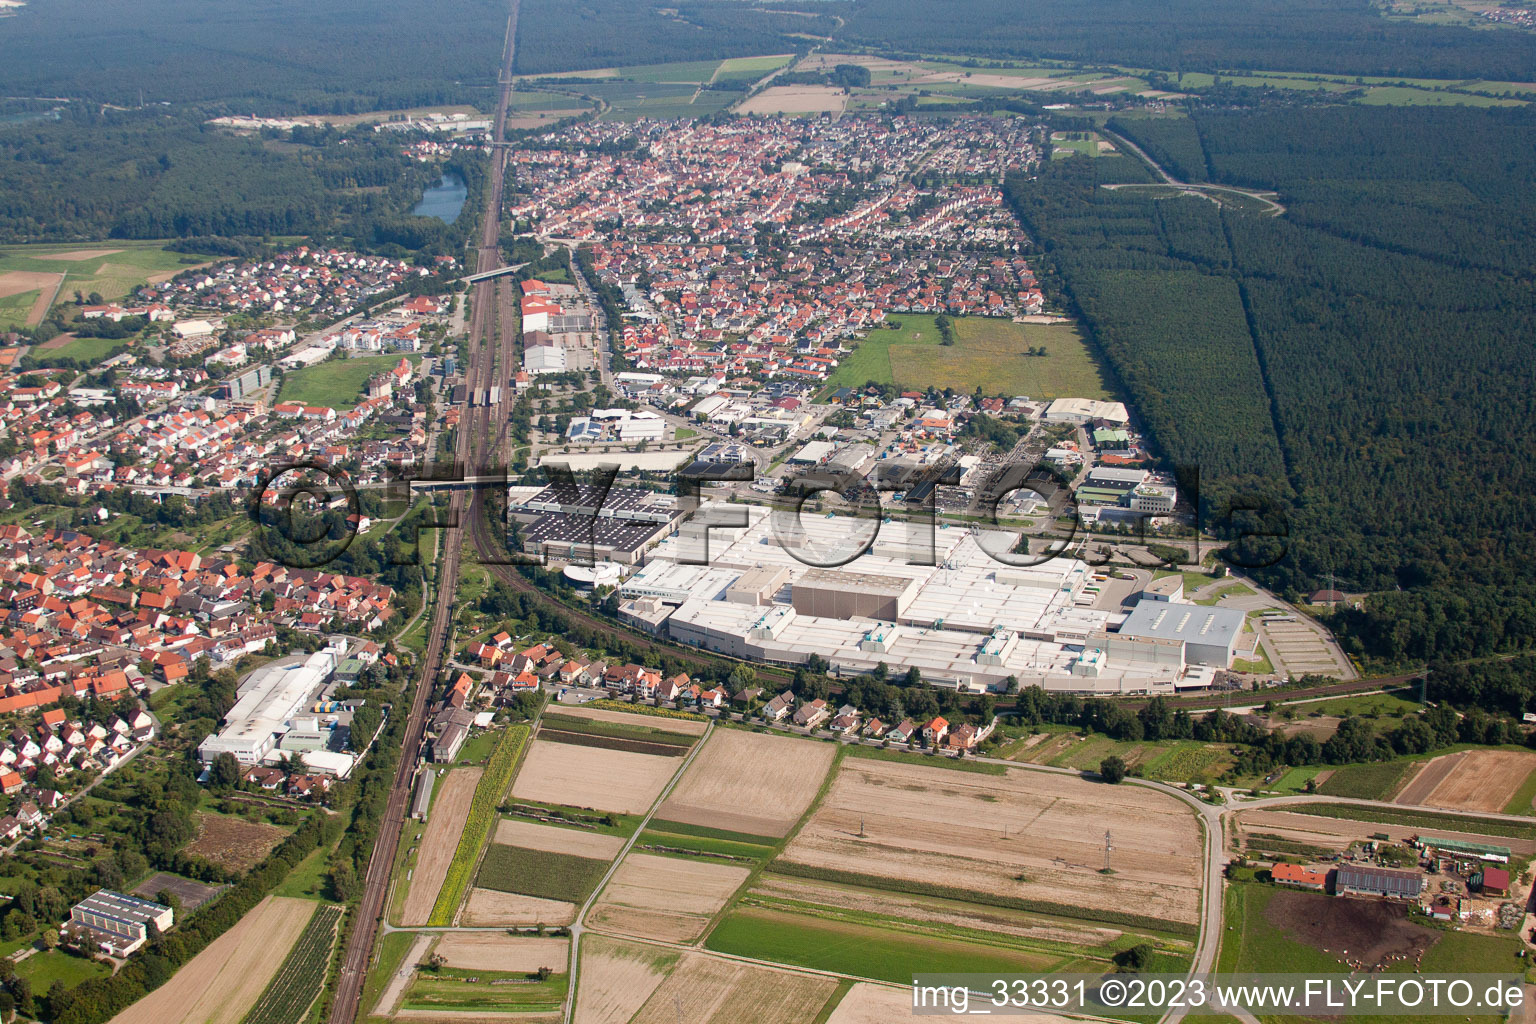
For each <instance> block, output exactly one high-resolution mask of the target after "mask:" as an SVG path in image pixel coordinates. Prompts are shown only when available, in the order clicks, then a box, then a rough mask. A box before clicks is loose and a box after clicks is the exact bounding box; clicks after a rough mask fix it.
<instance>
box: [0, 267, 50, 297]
mask: <svg viewBox="0 0 1536 1024" xmlns="http://www.w3.org/2000/svg"><path fill="white" fill-rule="evenodd" d="M63 276H64V275H63V274H49V273H45V272H43V271H41V270H7V271H6V272H5V273H3V274H0V299H3V298H5V297H6V296H9V295H20V294H21V293H22V292H30V291H32V290H33V289H34V288H42V289H43V290H44V291H47V290H49V289H51V288H53V286H54V285H56V284H58V282H59V278H61V277H63Z"/></svg>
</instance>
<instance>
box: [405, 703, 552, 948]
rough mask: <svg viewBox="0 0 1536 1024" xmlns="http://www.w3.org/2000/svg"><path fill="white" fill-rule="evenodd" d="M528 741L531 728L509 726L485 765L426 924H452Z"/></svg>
mask: <svg viewBox="0 0 1536 1024" xmlns="http://www.w3.org/2000/svg"><path fill="white" fill-rule="evenodd" d="M527 739H528V727H527V726H522V725H514V726H510V727H509V728H508V729H507V730H506V731H505V732H503V733H502V734H501V739H500V740H499V741H498V742H497V744H496V750H495V752H494V753H492V754H491V756H490V759H489V760H488V761H487V762H486V765H485V772H484V773H483V774H482V775H481V776H480V782H479V783H478V784H477V785H476V786H475V795H474V799H472V800H471V801H470V804H469V818H468V820H467V821H465V822H464V831H463V833H461V834H460V836H459V846H458V849H456V850H455V851H454V853H453V862H452V863H451V864H449V865H448V875H447V877H446V878H444V879H443V887H442V888H441V889H439V890H438V892H437V902H436V903H435V904H433V906H432V914H431V916H430V917H428V919H427V924H429V925H432V926H443V925H451V924H453V915H454V913H455V912H456V911H457V910H458V909H459V903H460V902H462V901H463V899H464V893H465V891H466V890H467V889H468V888H469V881H470V878H471V877H472V876H473V875H474V871H475V859H476V858H477V857H478V856H479V855H480V847H481V846H483V845H485V837H486V836H488V835H490V832H491V826H492V825H493V824H495V822H496V816H497V815H496V808H497V806H498V805H499V804H500V803H501V797H502V794H504V793H505V792H506V791H507V786H508V785H509V784H511V782H512V773H513V771H514V770H515V769H516V768H517V759H518V755H520V754H521V753H522V752H523V744H524V743H525V742H526V741H527Z"/></svg>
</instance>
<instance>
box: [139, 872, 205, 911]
mask: <svg viewBox="0 0 1536 1024" xmlns="http://www.w3.org/2000/svg"><path fill="white" fill-rule="evenodd" d="M222 888H224V887H223V886H222V885H209V884H208V883H207V882H194V881H193V880H192V879H190V878H182V877H181V876H180V875H172V874H169V873H167V872H164V871H157V872H155V873H154V874H153V875H150V876H149V877H148V878H146V879H144V881H142V882H140V883H139V884H138V885H137V886H135V887H134V889H133V895H135V896H142V897H144V898H145V899H146V900H152V899H154V898H155V897H156V895H158V894H159V893H161V892H170V893H174V894H175V895H176V898H177V899H178V900H180V901H181V910H182V912H183V913H187V914H190V913H192V911H194V910H196V909H197V908H198V907H200V906H202V905H203V904H204V903H207V902H208V901H209V900H211V899H213V897H214V896H215V895H217V893H218V891H219V890H220V889H222Z"/></svg>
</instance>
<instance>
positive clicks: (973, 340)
mask: <svg viewBox="0 0 1536 1024" xmlns="http://www.w3.org/2000/svg"><path fill="white" fill-rule="evenodd" d="M886 323H887V324H888V325H889V324H897V325H898V327H897V328H896V329H895V330H892V329H890V328H889V327H888V326H887V327H877V328H875V329H874V330H872V331H870V332H869V336H868V337H866V338H865V339H864V340H863V341H861V342H859V346H858V348H857V349H855V350H854V352H853V353H852V354H851V355H850V356H848V357H847V358H845V359H844V360H843V361H842V363H841V364H839V365H838V367H837V370H836V371H835V372H834V373H833V374H832V376H831V377H830V378H829V379H828V381H827V384H828V387H831V388H837V387H845V386H846V387H859V386H861V385H863V384H864V383H866V382H868V381H874V382H875V383H877V384H894V385H896V386H897V387H900V388H915V389H919V390H922V389H926V388H928V387H930V386H931V387H936V388H946V387H949V388H954V389H955V390H956V391H960V392H965V393H969V392H971V391H973V390H974V389H975V387H976V385H977V384H981V385H982V390H983V391H985V392H987V393H988V394H1005V395H1028V396H1030V397H1031V398H1108V397H1109V392H1108V391H1107V390H1106V389H1105V384H1104V377H1103V374H1102V373H1101V372H1100V370H1099V366H1098V364H1097V363H1096V362H1095V361H1094V359H1093V357H1092V355H1090V353H1089V351H1088V346H1087V345H1086V343H1084V341H1083V339H1082V336H1081V335H1080V334H1079V333H1078V332H1077V328H1076V327H1074V326H1073V325H1071V324H1016V323H1014V322H1013V321H1011V320H1003V319H998V318H995V317H958V318H955V320H954V325H955V344H953V345H948V346H945V345H940V344H939V331H938V328H937V327H936V326H935V325H934V318H933V317H931V316H914V315H911V314H905V313H903V314H898V315H893V316H890V317H887V318H886ZM1040 346H1044V348H1045V350H1046V353H1047V354H1046V355H1044V356H1027V355H1025V354H1024V353H1025V352H1026V351H1028V350H1029V348H1031V347H1040Z"/></svg>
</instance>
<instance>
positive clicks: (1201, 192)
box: [1099, 127, 1285, 217]
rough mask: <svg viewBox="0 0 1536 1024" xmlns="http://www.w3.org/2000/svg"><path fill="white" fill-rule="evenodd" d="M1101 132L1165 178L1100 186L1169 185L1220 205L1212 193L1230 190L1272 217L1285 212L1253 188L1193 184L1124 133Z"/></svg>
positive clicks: (1109, 187) (1142, 186)
mask: <svg viewBox="0 0 1536 1024" xmlns="http://www.w3.org/2000/svg"><path fill="white" fill-rule="evenodd" d="M1099 133H1100V134H1101V135H1106V136H1108V137H1109V138H1111V139H1113V140H1114V141H1115V145H1117V146H1122V147H1124V148H1125V149H1126V150H1129V151H1130V152H1132V153H1135V154H1136V155H1137V156H1138V157H1140V158H1141V159H1142V161H1143V162H1145V163H1146V165H1147V166H1148V167H1150V168H1152V171H1153V173H1154V174H1156V175H1158V176H1159V177H1160V178H1162V179H1163V180H1162V182H1161V183H1160V184H1158V185H1138V184H1134V183H1123V184H1115V185H1101V186H1099V187H1100V188H1107V189H1110V190H1111V191H1113V190H1115V189H1122V188H1160V187H1162V186H1163V185H1167V186H1170V187H1172V188H1176V189H1178V190H1179V191H1181V192H1188V193H1189V194H1190V195H1197V196H1204V197H1205V198H1207V199H1209V200H1211V201H1212V202H1213V203H1216V204H1217V205H1218V206H1219V205H1221V198H1220V197H1219V196H1213V195H1211V193H1212V192H1228V193H1231V194H1232V195H1238V196H1244V197H1246V198H1248V199H1252V200H1253V201H1254V202H1258V203H1263V204H1264V206H1265V209H1264V212H1265V213H1267V214H1269V216H1271V217H1278V216H1280V215H1281V214H1282V213H1284V212H1285V207H1284V206H1282V205H1281V204H1279V203H1277V202H1275V200H1273V199H1271V198H1269V196H1268V195H1266V194H1265V193H1263V192H1255V191H1254V190H1252V189H1246V188H1235V187H1233V186H1231V185H1193V184H1190V183H1189V182H1187V181H1180V180H1179V179H1178V178H1175V177H1174V176H1173V175H1172V174H1169V173H1168V171H1167V170H1166V169H1164V168H1163V167H1162V166H1160V165H1159V164H1158V162H1157V161H1156V160H1153V159H1152V158H1151V157H1150V156H1148V155H1147V152H1146V150H1144V149H1142V148H1141V147H1140V146H1138V145H1136V143H1134V142H1132V141H1131V140H1130V139H1128V138H1126V137H1125V136H1124V135H1121V134H1119V133H1117V132H1112V131H1110V130H1109V129H1108V128H1102V127H1101V128H1100V129H1099Z"/></svg>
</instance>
